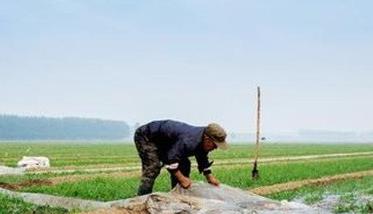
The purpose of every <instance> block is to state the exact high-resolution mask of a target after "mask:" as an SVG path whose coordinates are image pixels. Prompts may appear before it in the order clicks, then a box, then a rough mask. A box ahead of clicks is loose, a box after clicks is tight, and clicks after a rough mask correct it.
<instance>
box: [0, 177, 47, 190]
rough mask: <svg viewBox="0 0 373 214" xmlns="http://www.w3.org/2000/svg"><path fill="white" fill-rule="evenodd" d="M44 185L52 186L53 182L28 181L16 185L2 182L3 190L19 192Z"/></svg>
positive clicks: (0, 185) (0, 184) (0, 183)
mask: <svg viewBox="0 0 373 214" xmlns="http://www.w3.org/2000/svg"><path fill="white" fill-rule="evenodd" d="M43 185H52V182H51V181H48V180H42V179H33V180H27V181H23V182H20V183H15V184H8V183H4V182H0V187H1V188H5V189H9V190H19V189H22V188H23V187H29V186H43Z"/></svg>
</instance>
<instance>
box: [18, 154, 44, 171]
mask: <svg viewBox="0 0 373 214" xmlns="http://www.w3.org/2000/svg"><path fill="white" fill-rule="evenodd" d="M17 166H18V167H22V168H25V169H39V168H49V167H50V164H49V159H48V158H47V157H28V156H23V158H22V159H21V160H20V161H18V163H17Z"/></svg>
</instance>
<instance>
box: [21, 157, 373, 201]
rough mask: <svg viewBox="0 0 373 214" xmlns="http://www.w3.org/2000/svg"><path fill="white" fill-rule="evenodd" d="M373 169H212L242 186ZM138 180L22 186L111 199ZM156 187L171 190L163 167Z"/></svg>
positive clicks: (133, 188)
mask: <svg viewBox="0 0 373 214" xmlns="http://www.w3.org/2000/svg"><path fill="white" fill-rule="evenodd" d="M370 169H373V160H372V158H371V157H370V158H354V159H343V160H323V161H319V162H317V161H315V162H309V163H307V162H302V163H292V162H289V163H288V164H286V163H281V164H269V165H262V166H260V168H259V172H260V176H261V177H260V179H259V180H257V181H253V180H252V179H251V165H250V166H232V167H229V166H224V167H218V168H216V169H213V173H214V175H215V176H216V177H217V178H218V179H219V180H220V181H221V182H222V183H225V184H228V185H230V186H234V187H239V188H243V189H248V188H254V187H258V186H265V185H272V184H276V183H284V182H289V181H295V180H303V179H307V178H320V177H323V176H328V175H336V174H342V173H348V172H356V171H363V170H370ZM191 177H192V179H193V180H204V177H203V176H202V175H200V174H199V173H197V172H196V171H195V170H193V171H192V175H191ZM138 183H139V178H138V177H131V178H126V177H116V178H100V177H97V178H95V179H91V180H84V181H78V182H75V183H61V184H58V185H56V186H34V187H28V188H24V189H22V191H26V192H42V193H48V194H53V195H63V196H71V197H79V198H85V199H95V200H101V201H110V200H116V199H122V198H129V197H133V196H135V194H136V192H137V186H138ZM154 190H155V191H169V190H170V181H169V174H168V173H167V172H166V171H164V172H163V173H161V175H160V176H159V177H158V178H157V180H156V184H155V188H154Z"/></svg>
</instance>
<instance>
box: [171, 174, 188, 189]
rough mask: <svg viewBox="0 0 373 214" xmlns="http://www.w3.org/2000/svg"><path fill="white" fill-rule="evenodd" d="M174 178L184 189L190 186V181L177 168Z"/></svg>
mask: <svg viewBox="0 0 373 214" xmlns="http://www.w3.org/2000/svg"><path fill="white" fill-rule="evenodd" d="M174 175H175V177H176V179H177V180H178V181H179V184H180V186H181V187H183V188H184V189H188V188H189V187H190V186H192V181H191V180H190V179H189V178H188V177H185V176H184V175H183V173H181V172H180V170H177V171H176V172H175V173H174Z"/></svg>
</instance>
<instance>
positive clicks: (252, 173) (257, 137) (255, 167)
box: [251, 86, 260, 179]
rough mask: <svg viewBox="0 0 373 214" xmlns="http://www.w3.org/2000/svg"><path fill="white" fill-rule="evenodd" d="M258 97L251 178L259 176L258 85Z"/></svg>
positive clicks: (258, 100) (258, 101) (258, 99)
mask: <svg viewBox="0 0 373 214" xmlns="http://www.w3.org/2000/svg"><path fill="white" fill-rule="evenodd" d="M257 92H258V97H257V111H256V145H255V159H254V167H253V170H252V172H251V176H252V178H253V179H258V178H259V170H258V169H257V168H258V156H259V140H260V87H259V86H258V88H257Z"/></svg>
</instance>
